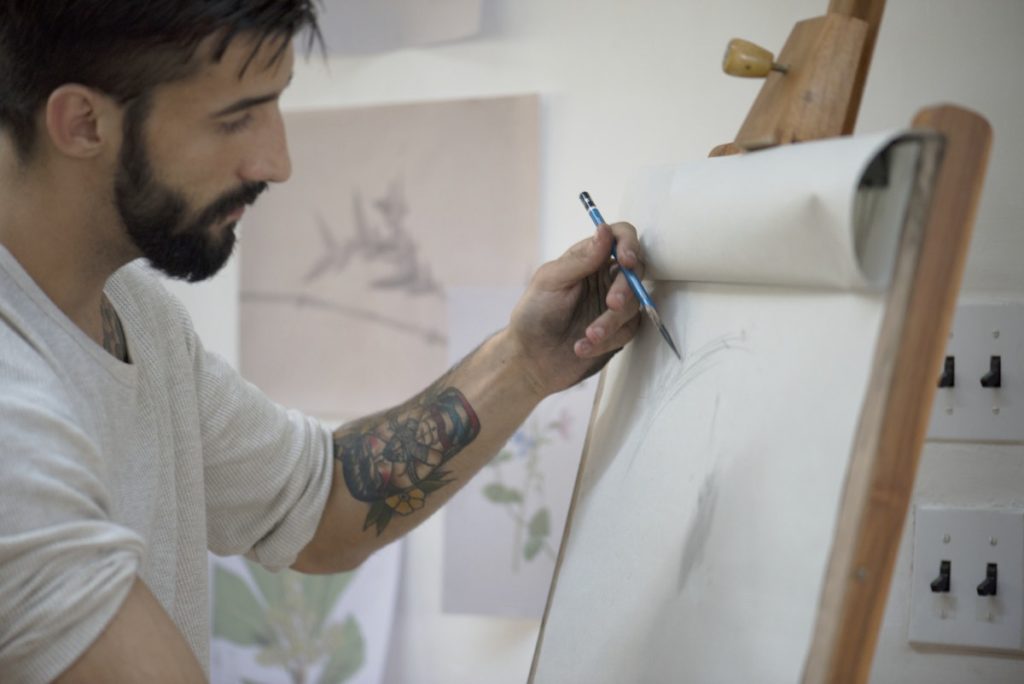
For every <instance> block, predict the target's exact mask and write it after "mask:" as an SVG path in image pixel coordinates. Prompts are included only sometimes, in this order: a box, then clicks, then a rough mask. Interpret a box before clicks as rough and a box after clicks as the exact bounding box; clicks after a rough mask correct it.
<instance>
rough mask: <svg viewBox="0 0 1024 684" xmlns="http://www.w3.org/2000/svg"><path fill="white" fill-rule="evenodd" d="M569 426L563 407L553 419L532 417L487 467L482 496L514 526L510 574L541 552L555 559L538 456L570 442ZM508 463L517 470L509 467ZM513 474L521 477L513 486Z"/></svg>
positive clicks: (569, 419)
mask: <svg viewBox="0 0 1024 684" xmlns="http://www.w3.org/2000/svg"><path fill="white" fill-rule="evenodd" d="M571 424H572V416H571V415H570V413H569V410H568V409H567V408H563V409H562V411H561V413H560V414H559V416H558V418H556V419H555V420H546V419H545V418H544V417H541V416H537V415H534V416H532V417H531V418H530V419H529V420H528V421H527V422H526V423H525V424H524V425H523V426H522V427H521V428H520V429H519V430H518V431H517V432H516V433H515V435H513V436H512V439H511V440H509V442H508V444H506V445H505V448H504V449H502V450H501V452H499V453H498V455H497V456H495V457H494V459H493V460H492V461H491V463H490V464H489V473H490V474H491V482H490V483H489V484H488V485H487V486H486V487H484V490H483V494H484V496H485V497H486V498H487V500H488V501H491V502H492V503H495V504H497V505H499V506H501V507H502V510H504V511H505V512H506V513H507V514H508V516H509V517H510V518H511V519H512V521H513V522H514V523H515V534H514V536H513V539H512V570H513V572H515V571H518V570H519V567H520V563H521V562H522V561H524V560H525V561H527V562H530V561H532V560H533V559H534V558H536V557H537V556H538V555H539V554H541V553H543V554H544V555H545V556H546V557H547V558H549V559H550V560H552V561H554V559H555V548H554V547H553V546H552V544H551V541H550V535H551V512H550V510H549V508H548V506H547V504H546V500H545V495H544V470H543V468H542V464H541V456H542V454H543V452H544V449H545V447H547V446H549V445H552V444H556V443H558V442H566V441H568V440H569V439H570V428H571ZM512 464H518V465H519V466H520V467H519V468H515V469H512V468H509V466H510V465H512ZM514 474H515V475H518V474H521V478H520V479H519V480H518V481H516V482H514V483H513V482H511V481H510V480H511V477H512V476H513V475H514Z"/></svg>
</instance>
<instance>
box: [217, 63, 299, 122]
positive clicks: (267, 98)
mask: <svg viewBox="0 0 1024 684" xmlns="http://www.w3.org/2000/svg"><path fill="white" fill-rule="evenodd" d="M294 76H295V74H292V75H291V76H289V77H288V82H287V83H285V84H284V88H287V87H288V86H290V85H291V83H292V78H293V77H294ZM284 88H282V89H281V90H280V91H278V92H276V93H270V94H269V95H257V96H256V97H247V98H245V99H244V100H239V101H238V102H235V103H234V104H230V105H228V106H227V107H225V108H224V109H221V110H218V111H216V112H214V113H213V114H212V117H213V118H214V119H219V118H220V117H222V116H228V115H229V114H237V113H238V112H241V111H244V110H246V109H250V108H252V107H258V106H260V105H261V104H266V103H267V102H273V101H275V100H277V99H279V98H280V97H281V93H282V92H284Z"/></svg>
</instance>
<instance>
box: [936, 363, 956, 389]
mask: <svg viewBox="0 0 1024 684" xmlns="http://www.w3.org/2000/svg"><path fill="white" fill-rule="evenodd" d="M955 386H956V360H955V359H954V358H953V357H952V356H947V357H946V360H945V361H944V362H943V363H942V375H940V376H939V387H955Z"/></svg>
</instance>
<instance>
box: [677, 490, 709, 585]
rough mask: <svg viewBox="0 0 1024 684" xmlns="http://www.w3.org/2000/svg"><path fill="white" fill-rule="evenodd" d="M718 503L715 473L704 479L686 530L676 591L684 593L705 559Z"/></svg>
mask: <svg viewBox="0 0 1024 684" xmlns="http://www.w3.org/2000/svg"><path fill="white" fill-rule="evenodd" d="M717 501H718V485H717V483H716V482H715V471H711V472H710V473H708V475H707V476H706V477H705V478H704V483H703V484H702V485H701V488H700V493H699V494H698V495H697V506H696V510H695V511H694V513H693V517H692V518H690V526H689V528H688V529H687V530H686V541H685V542H684V543H683V552H682V554H681V556H680V561H679V581H678V582H677V584H676V591H677V592H679V593H682V591H683V589H684V588H686V582H687V580H689V579H690V574H691V573H692V572H693V570H694V568H696V567H697V566H698V565H700V563H701V561H702V560H703V559H704V547H706V546H707V543H708V537H710V536H711V522H712V521H713V520H714V517H715V504H716V503H717Z"/></svg>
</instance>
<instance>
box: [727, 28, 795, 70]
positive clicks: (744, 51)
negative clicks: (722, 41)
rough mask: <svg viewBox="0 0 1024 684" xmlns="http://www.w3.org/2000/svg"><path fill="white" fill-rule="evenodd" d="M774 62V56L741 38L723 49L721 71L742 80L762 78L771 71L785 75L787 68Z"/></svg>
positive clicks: (735, 39) (730, 42)
mask: <svg viewBox="0 0 1024 684" xmlns="http://www.w3.org/2000/svg"><path fill="white" fill-rule="evenodd" d="M774 60H775V56H774V55H772V53H770V52H768V51H767V50H765V49H764V48H763V47H761V46H760V45H755V44H754V43H751V42H750V41H749V40H743V39H742V38H733V39H732V40H730V41H729V45H728V46H727V47H726V48H725V57H724V58H723V59H722V70H723V71H724V72H725V73H727V74H730V75H732V76H740V77H742V78H764V77H765V76H767V75H768V72H770V71H773V70H774V71H781V72H782V73H786V71H787V67H786V66H785V65H783V64H777V63H776V62H775V61H774Z"/></svg>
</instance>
